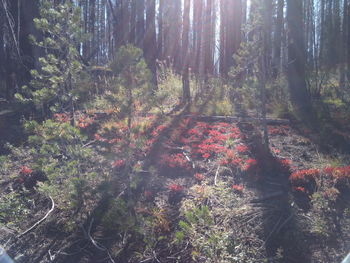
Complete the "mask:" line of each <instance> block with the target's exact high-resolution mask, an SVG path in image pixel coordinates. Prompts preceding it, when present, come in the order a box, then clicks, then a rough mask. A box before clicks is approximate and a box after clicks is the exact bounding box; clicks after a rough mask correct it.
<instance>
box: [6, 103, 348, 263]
mask: <svg viewBox="0 0 350 263" xmlns="http://www.w3.org/2000/svg"><path fill="white" fill-rule="evenodd" d="M169 116H170V117H168V118H167V121H166V122H164V123H163V122H162V121H161V122H162V123H157V122H155V123H157V124H155V125H154V126H153V128H150V130H149V131H148V132H149V134H150V136H151V138H150V145H149V149H148V154H147V155H144V156H143V157H142V158H141V157H140V158H139V159H138V160H135V165H137V166H139V167H140V169H139V172H138V175H139V177H138V179H137V180H138V182H137V186H136V187H135V189H134V190H133V194H134V195H135V197H134V201H135V202H134V203H133V207H132V213H134V215H135V217H136V218H137V220H136V221H137V222H133V223H131V222H126V221H129V220H130V218H129V217H125V216H124V215H122V214H121V209H120V206H123V205H122V204H121V202H122V200H124V199H125V198H127V197H125V196H126V193H125V189H123V188H118V189H116V190H115V192H114V194H113V195H112V196H109V197H108V200H103V199H101V200H100V202H99V203H95V204H89V206H90V208H89V212H88V213H87V214H88V216H87V217H86V218H84V220H83V221H84V222H85V223H84V224H82V225H81V226H80V227H79V228H78V229H77V230H76V231H74V232H73V233H69V234H67V232H66V231H63V228H62V224H63V222H65V220H66V219H65V216H66V211H65V210H64V209H62V208H59V209H56V210H54V212H53V213H52V214H50V215H49V217H48V218H47V219H46V221H44V222H42V223H41V224H40V225H38V226H37V227H36V228H35V229H34V230H33V231H30V232H29V233H28V234H25V235H19V234H18V233H19V232H18V231H15V230H13V229H12V228H11V226H10V225H7V226H1V225H0V244H2V245H3V246H4V247H6V248H7V250H8V253H9V254H10V255H11V256H13V257H14V258H15V259H16V261H17V262H26V263H30V262H72V263H73V262H113V261H112V259H114V262H135V263H136V262H140V263H141V262H158V263H160V262H162V263H167V262H169V263H170V262H179V263H185V262H186V263H187V262H218V263H223V262H254V263H256V262H283V263H293V262H299V263H316V262H317V263H318V262H319V263H321V262H323V263H324V262H327V263H338V262H341V260H342V258H344V257H345V256H346V254H347V253H348V252H349V251H350V232H349V225H350V217H349V215H350V213H349V211H350V202H349V200H350V199H349V197H350V191H349V188H348V186H346V185H345V184H346V183H348V181H346V182H345V183H344V185H343V184H342V183H343V182H344V181H339V180H340V179H339V178H340V177H339V176H338V177H339V178H338V177H337V175H339V173H340V171H341V172H344V173H346V174H345V175H344V176H350V172H349V171H348V170H349V169H350V168H349V167H347V166H345V164H347V165H349V160H350V155H349V154H347V153H346V152H345V153H344V152H343V153H340V152H336V150H335V149H336V148H332V145H327V147H326V149H325V147H324V145H325V143H322V147H321V145H319V143H320V142H322V139H318V138H320V137H319V134H318V133H317V131H311V130H308V129H306V128H304V126H302V125H300V124H299V123H297V122H293V121H292V122H282V123H281V124H274V125H269V126H268V132H269V140H270V148H269V150H267V149H265V147H264V146H263V143H262V129H261V125H260V123H257V122H254V121H242V120H237V121H232V119H231V120H230V119H227V120H226V121H225V119H222V120H220V121H217V120H216V119H215V118H211V117H208V118H202V116H199V115H198V114H190V113H188V112H187V111H186V109H182V110H179V111H177V112H174V113H173V114H171V115H169ZM339 133H341V134H342V135H343V138H345V140H347V139H349V138H350V128H349V127H346V126H344V127H342V129H341V130H339V131H338V132H337V134H339ZM337 142H338V141H337ZM119 168H120V169H122V163H120V164H117V165H116V178H115V180H117V181H119V182H120V180H121V179H120V177H118V176H120V172H118V169H119ZM327 169H328V170H327ZM330 169H333V170H332V173H333V174H332V176H333V177H334V178H336V177H337V178H338V179H339V180H338V181H336V180H335V181H334V180H333V179H330V177H327V174H328V175H329V171H330ZM337 169H338V170H337ZM340 169H343V170H340ZM346 169H348V170H346ZM345 170H346V171H345ZM324 171H327V172H324ZM293 174H294V177H293ZM300 174H301V175H303V176H304V177H302V178H301V177H300V176H301V175H300ZM310 174H312V176H309V175H310ZM297 176H299V177H298V180H296V181H293V178H295V177H297ZM333 177H332V178H333ZM320 178H321V179H320ZM322 178H323V179H324V181H322V180H323V179H322ZM332 180H333V181H332ZM0 187H1V194H2V195H3V194H9V193H10V192H11V191H15V190H14V189H16V187H15V182H14V181H11V180H3V181H1V186H0ZM25 194H26V195H29V196H30V197H31V200H32V202H33V205H32V209H31V210H30V213H29V215H28V218H27V219H26V220H25V221H24V222H22V223H21V224H20V226H19V229H22V230H25V229H28V228H29V227H30V226H32V225H33V224H34V223H35V222H38V221H39V220H40V219H41V218H42V217H43V216H44V215H45V214H46V213H47V211H48V210H49V208H50V206H51V202H50V200H49V199H47V198H46V199H44V198H43V197H42V196H41V195H39V194H38V193H36V192H35V191H34V190H29V192H26V193H25ZM111 200H112V201H113V202H114V203H113V204H112V203H111ZM101 207H102V208H101ZM107 208H108V209H107ZM123 221H124V222H123ZM128 224H133V225H137V227H136V228H137V229H136V230H135V229H134V230H125V229H130V228H128V226H127V225H128ZM138 228H140V229H138ZM121 229H123V230H121Z"/></svg>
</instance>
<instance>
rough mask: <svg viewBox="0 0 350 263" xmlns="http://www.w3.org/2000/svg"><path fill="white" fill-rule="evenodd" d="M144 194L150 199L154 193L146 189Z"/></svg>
mask: <svg viewBox="0 0 350 263" xmlns="http://www.w3.org/2000/svg"><path fill="white" fill-rule="evenodd" d="M143 195H144V196H145V198H146V199H147V200H150V199H152V198H153V193H152V191H145V192H144V193H143Z"/></svg>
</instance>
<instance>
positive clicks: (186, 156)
mask: <svg viewBox="0 0 350 263" xmlns="http://www.w3.org/2000/svg"><path fill="white" fill-rule="evenodd" d="M182 154H183V155H184V156H185V158H186V159H187V161H188V162H190V163H191V164H192V168H193V170H195V169H196V165H195V164H194V162H193V161H192V160H191V158H190V157H189V156H188V154H187V153H186V152H185V151H183V152H182Z"/></svg>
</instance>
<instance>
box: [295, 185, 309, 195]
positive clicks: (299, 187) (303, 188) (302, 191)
mask: <svg viewBox="0 0 350 263" xmlns="http://www.w3.org/2000/svg"><path fill="white" fill-rule="evenodd" d="M293 189H294V191H296V192H300V193H305V194H306V193H307V190H306V189H305V187H302V186H296V187H294V188H293Z"/></svg>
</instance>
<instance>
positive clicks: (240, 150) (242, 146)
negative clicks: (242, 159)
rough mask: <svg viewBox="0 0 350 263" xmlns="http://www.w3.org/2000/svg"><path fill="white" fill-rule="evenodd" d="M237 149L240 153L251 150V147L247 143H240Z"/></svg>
mask: <svg viewBox="0 0 350 263" xmlns="http://www.w3.org/2000/svg"><path fill="white" fill-rule="evenodd" d="M236 150H237V152H239V153H246V152H248V150H249V148H248V147H247V146H246V145H242V144H241V145H238V146H237V147H236Z"/></svg>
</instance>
